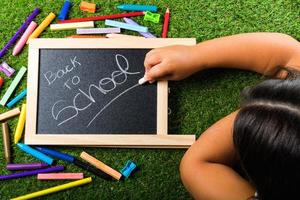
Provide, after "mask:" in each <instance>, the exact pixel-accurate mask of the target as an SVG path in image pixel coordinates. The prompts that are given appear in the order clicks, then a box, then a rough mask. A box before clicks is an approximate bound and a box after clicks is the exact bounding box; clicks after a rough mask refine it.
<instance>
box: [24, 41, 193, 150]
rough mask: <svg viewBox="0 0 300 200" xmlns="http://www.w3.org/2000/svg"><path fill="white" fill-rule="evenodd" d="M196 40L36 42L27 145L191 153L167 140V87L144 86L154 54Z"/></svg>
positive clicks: (184, 143) (182, 138) (181, 141)
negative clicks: (150, 56)
mask: <svg viewBox="0 0 300 200" xmlns="http://www.w3.org/2000/svg"><path fill="white" fill-rule="evenodd" d="M195 43H196V40H195V39H194V38H164V39H163V38H147V39H144V38H141V39H130V38H128V39H127V38H125V39H124V38H123V39H111V38H110V39H98V38H97V39H95V38H86V39H81V38H80V39H58V38H57V39H43V38H40V39H34V40H30V42H29V53H28V77H27V100H26V101H27V104H26V108H27V109H26V111H27V113H26V125H25V141H24V142H25V144H29V145H72V146H101V147H125V148H127V147H138V148H140V147H146V148H160V147H162V148H187V147H189V146H190V145H191V144H192V143H193V142H194V141H195V135H181V134H179V135H176V134H168V81H158V82H157V83H154V84H145V85H138V80H139V79H140V78H141V77H143V75H144V58H145V55H146V54H147V52H149V51H150V50H151V49H153V48H159V47H164V46H168V45H194V44H195Z"/></svg>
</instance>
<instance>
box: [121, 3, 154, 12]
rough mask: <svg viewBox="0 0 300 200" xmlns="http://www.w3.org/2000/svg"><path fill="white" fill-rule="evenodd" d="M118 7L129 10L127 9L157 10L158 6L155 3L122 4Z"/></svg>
mask: <svg viewBox="0 0 300 200" xmlns="http://www.w3.org/2000/svg"><path fill="white" fill-rule="evenodd" d="M117 8H118V9H120V10H127V11H150V12H157V6H154V5H139V4H122V5H118V6H117Z"/></svg>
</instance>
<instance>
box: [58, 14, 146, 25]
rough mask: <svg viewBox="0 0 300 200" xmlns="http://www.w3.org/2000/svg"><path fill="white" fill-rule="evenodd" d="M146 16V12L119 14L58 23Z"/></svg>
mask: <svg viewBox="0 0 300 200" xmlns="http://www.w3.org/2000/svg"><path fill="white" fill-rule="evenodd" d="M141 15H144V12H129V13H119V14H112V15H103V16H93V17H85V18H74V19H67V20H62V21H59V22H58V23H59V24H60V23H73V22H86V21H100V20H106V19H117V18H123V17H136V16H141Z"/></svg>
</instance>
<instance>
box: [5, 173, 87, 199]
mask: <svg viewBox="0 0 300 200" xmlns="http://www.w3.org/2000/svg"><path fill="white" fill-rule="evenodd" d="M90 182H92V178H91V177H89V178H85V179H81V180H78V181H72V182H70V183H66V184H63V185H58V186H55V187H51V188H48V189H45V190H41V191H38V192H34V193H31V194H27V195H24V196H19V197H16V198H13V199H11V200H24V199H32V198H35V197H40V196H44V195H47V194H51V193H54V192H59V191H62V190H66V189H69V188H73V187H77V186H80V185H84V184H87V183H90Z"/></svg>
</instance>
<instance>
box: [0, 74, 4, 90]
mask: <svg viewBox="0 0 300 200" xmlns="http://www.w3.org/2000/svg"><path fill="white" fill-rule="evenodd" d="M3 84H4V78H2V77H1V76H0V89H1V88H2V86H3Z"/></svg>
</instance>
